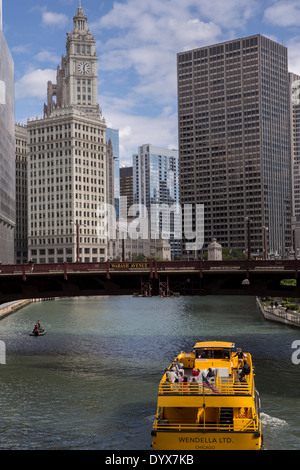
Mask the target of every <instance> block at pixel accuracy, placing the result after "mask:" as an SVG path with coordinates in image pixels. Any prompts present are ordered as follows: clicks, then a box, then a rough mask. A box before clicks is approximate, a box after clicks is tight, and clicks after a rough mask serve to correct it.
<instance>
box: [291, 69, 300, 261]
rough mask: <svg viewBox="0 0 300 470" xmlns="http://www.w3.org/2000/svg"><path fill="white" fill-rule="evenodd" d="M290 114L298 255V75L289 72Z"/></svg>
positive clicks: (298, 251) (299, 249)
mask: <svg viewBox="0 0 300 470" xmlns="http://www.w3.org/2000/svg"><path fill="white" fill-rule="evenodd" d="M289 83H290V115H291V153H292V180H293V183H292V195H293V206H292V229H293V235H294V248H295V254H296V256H297V257H299V256H300V76H299V75H296V74H295V73H292V72H291V73H289Z"/></svg>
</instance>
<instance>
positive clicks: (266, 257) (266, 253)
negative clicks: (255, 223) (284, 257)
mask: <svg viewBox="0 0 300 470" xmlns="http://www.w3.org/2000/svg"><path fill="white" fill-rule="evenodd" d="M262 228H263V229H264V245H265V259H268V245H267V231H268V230H269V229H268V227H265V226H264V225H263V227H262Z"/></svg>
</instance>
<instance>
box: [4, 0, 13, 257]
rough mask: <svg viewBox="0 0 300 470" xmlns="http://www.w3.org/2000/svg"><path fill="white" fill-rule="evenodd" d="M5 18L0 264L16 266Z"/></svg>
mask: <svg viewBox="0 0 300 470" xmlns="http://www.w3.org/2000/svg"><path fill="white" fill-rule="evenodd" d="M0 10H1V3H0ZM1 18H2V12H1V11H0V261H1V262H2V263H13V262H14V228H15V192H16V190H15V122H14V121H15V115H14V112H15V91H14V86H15V85H14V63H13V59H12V57H11V54H10V51H9V48H8V46H7V43H6V40H5V37H4V35H3V32H2V24H1Z"/></svg>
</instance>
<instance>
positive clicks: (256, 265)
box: [0, 259, 300, 274]
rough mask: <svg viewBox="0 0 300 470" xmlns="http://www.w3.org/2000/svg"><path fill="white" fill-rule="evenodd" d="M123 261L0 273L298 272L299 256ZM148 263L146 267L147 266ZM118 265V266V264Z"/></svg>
mask: <svg viewBox="0 0 300 470" xmlns="http://www.w3.org/2000/svg"><path fill="white" fill-rule="evenodd" d="M122 264H123V263H111V262H104V263H100V262H99V263H49V264H36V263H25V264H9V265H1V264H0V274H18V273H23V274H24V273H26V274H27V273H51V272H52V273H55V272H66V271H67V272H88V271H106V272H108V271H110V272H114V271H120V270H126V271H128V270H134V271H135V270H137V269H138V268H137V265H138V264H141V265H144V266H143V267H142V268H141V269H143V270H144V271H149V272H150V271H151V272H154V271H156V272H164V271H184V270H190V271H197V272H202V271H217V270H220V271H221V270H236V271H238V270H240V271H259V270H263V269H266V270H274V271H275V270H279V271H280V270H281V271H287V272H288V271H292V272H298V270H300V260H296V259H292V260H287V259H282V260H250V261H248V260H226V261H207V260H197V261H195V260H191V261H187V260H184V261H155V260H147V262H145V263H132V262H126V263H125V264H128V266H127V267H126V268H124V267H122V266H121V265H122ZM146 265H147V267H146ZM118 266H119V267H118Z"/></svg>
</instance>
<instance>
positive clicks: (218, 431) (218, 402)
mask: <svg viewBox="0 0 300 470" xmlns="http://www.w3.org/2000/svg"><path fill="white" fill-rule="evenodd" d="M151 434H152V447H153V449H154V450H260V449H262V445H263V442H262V441H263V437H262V433H261V419H260V399H259V394H258V392H257V390H256V388H255V383H254V370H253V363H252V357H251V355H250V354H249V353H246V352H243V351H242V350H241V349H235V344H234V343H231V342H224V341H207V342H199V343H196V344H195V346H194V350H193V351H192V352H190V353H184V352H182V353H181V354H179V355H178V356H177V358H176V359H175V361H173V362H172V364H171V365H170V366H169V368H168V369H166V371H165V374H164V376H163V378H162V380H161V382H160V384H159V390H158V401H157V414H156V418H155V421H154V423H153V429H152V432H151Z"/></svg>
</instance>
